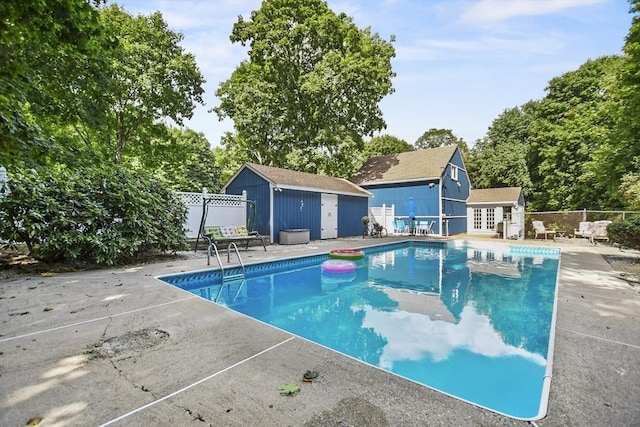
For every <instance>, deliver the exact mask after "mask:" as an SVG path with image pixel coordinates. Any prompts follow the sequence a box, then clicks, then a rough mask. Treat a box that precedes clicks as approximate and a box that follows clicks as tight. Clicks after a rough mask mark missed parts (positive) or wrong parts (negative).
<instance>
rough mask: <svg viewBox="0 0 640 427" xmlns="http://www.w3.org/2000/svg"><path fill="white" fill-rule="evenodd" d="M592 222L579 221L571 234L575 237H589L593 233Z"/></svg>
mask: <svg viewBox="0 0 640 427" xmlns="http://www.w3.org/2000/svg"><path fill="white" fill-rule="evenodd" d="M593 229H594V224H593V222H591V221H581V222H580V224H578V228H577V229H574V230H573V235H574V236H576V237H586V238H588V239H591V236H592V235H593Z"/></svg>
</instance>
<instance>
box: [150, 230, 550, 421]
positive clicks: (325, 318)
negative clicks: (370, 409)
mask: <svg viewBox="0 0 640 427" xmlns="http://www.w3.org/2000/svg"><path fill="white" fill-rule="evenodd" d="M364 252H365V255H366V256H365V258H364V259H363V260H360V261H356V269H355V271H351V272H347V273H328V272H325V271H323V270H322V268H321V264H322V262H323V261H326V260H327V259H328V256H327V255H316V256H310V257H300V258H293V259H288V260H282V261H276V262H269V263H259V264H253V265H247V271H246V273H247V274H246V280H235V281H229V282H225V283H224V285H221V277H220V271H218V270H204V271H199V272H194V273H186V274H179V275H171V276H160V277H159V279H161V280H163V281H165V282H167V283H170V284H173V285H175V286H178V287H180V288H182V289H185V290H188V291H190V292H192V293H194V294H196V295H199V296H201V297H203V298H206V299H208V300H211V301H215V302H216V303H218V304H221V305H224V306H226V307H228V308H230V309H233V310H235V311H238V312H240V313H243V314H245V315H248V316H250V317H253V318H255V319H258V320H260V321H262V322H265V323H267V324H270V325H273V326H275V327H278V328H280V329H283V330H285V331H288V332H290V333H293V334H296V335H298V336H301V337H303V338H306V339H308V340H310V341H313V342H316V343H318V344H321V345H323V346H326V347H328V348H331V349H333V350H336V351H339V352H341V353H344V354H346V355H348V356H351V357H353V358H356V359H358V360H361V361H363V362H366V363H368V364H371V365H373V366H376V367H378V368H380V369H384V370H387V371H389V372H392V373H394V374H397V375H400V376H402V377H404V378H406V379H408V380H411V381H414V382H417V383H419V384H422V385H425V386H427V387H430V388H433V389H435V390H438V391H440V392H443V393H446V394H448V395H451V396H453V397H456V398H458V399H462V400H464V401H467V402H469V403H472V404H475V405H478V406H481V407H483V408H486V409H489V410H492V411H494V412H498V413H500V414H503V415H507V416H509V417H512V418H517V419H524V420H534V419H539V418H541V417H543V416H544V415H545V413H546V404H547V400H548V392H549V381H550V377H551V361H552V355H553V333H554V331H553V329H554V324H555V316H554V313H555V295H556V285H557V278H558V269H559V258H560V251H559V249H556V248H546V247H545V248H537V247H526V246H509V245H496V244H493V243H492V242H491V243H484V244H483V243H472V242H461V241H450V242H403V243H397V244H392V245H383V246H377V247H370V248H364ZM238 272H239V271H228V272H227V274H234V273H238Z"/></svg>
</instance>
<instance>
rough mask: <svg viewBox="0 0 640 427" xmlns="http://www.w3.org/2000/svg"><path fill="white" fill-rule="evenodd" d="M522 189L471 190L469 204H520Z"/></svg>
mask: <svg viewBox="0 0 640 427" xmlns="http://www.w3.org/2000/svg"><path fill="white" fill-rule="evenodd" d="M521 196H522V187H502V188H479V189H473V190H471V192H470V194H469V200H467V204H473V203H509V204H510V203H519V202H520V198H521Z"/></svg>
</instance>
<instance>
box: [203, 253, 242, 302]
mask: <svg viewBox="0 0 640 427" xmlns="http://www.w3.org/2000/svg"><path fill="white" fill-rule="evenodd" d="M212 248H213V251H214V252H215V254H216V260H218V266H219V267H220V275H221V276H222V279H221V281H220V288H219V289H218V294H217V295H216V298H215V299H214V301H218V298H219V297H220V293H222V288H224V284H225V282H231V281H234V280H238V279H240V280H241V282H240V286H238V291H237V292H236V296H235V297H234V300H235V299H236V298H238V294H239V293H240V290H241V289H242V286H243V285H244V281H245V273H246V271H245V268H244V262H242V257H241V256H240V251H238V246H237V245H236V243H235V242H229V245H228V246H227V264H228V263H229V262H230V260H231V249H232V248H233V250H234V252H235V253H236V256H237V257H238V263H240V268H241V269H242V271H241V272H240V273H238V274H230V275H226V274H225V272H224V266H223V265H222V260H221V259H220V252H219V251H218V247H217V246H216V244H215V243H214V242H211V244H210V245H209V249H207V265H209V259H210V258H211V249H212Z"/></svg>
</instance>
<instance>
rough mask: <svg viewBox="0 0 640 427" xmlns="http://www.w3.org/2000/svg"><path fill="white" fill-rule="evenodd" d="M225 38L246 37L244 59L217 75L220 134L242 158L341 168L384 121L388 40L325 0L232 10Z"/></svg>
mask: <svg viewBox="0 0 640 427" xmlns="http://www.w3.org/2000/svg"><path fill="white" fill-rule="evenodd" d="M231 41H232V42H233V43H241V44H242V45H243V46H244V45H249V46H250V50H249V59H248V60H247V61H243V62H242V63H241V64H240V65H239V66H238V68H236V70H235V71H234V72H233V74H232V76H231V78H230V79H229V80H227V81H225V82H223V83H221V84H220V87H219V88H218V90H217V92H216V95H217V96H218V97H219V98H220V99H221V102H220V105H219V106H218V107H216V108H215V109H214V111H215V112H216V113H217V114H218V116H219V117H220V119H222V118H224V117H230V118H231V119H232V120H233V121H234V128H235V135H233V137H229V138H225V139H224V140H223V143H224V144H227V148H229V147H228V144H233V145H237V147H234V148H233V150H234V151H246V152H247V153H248V155H249V159H248V160H250V161H252V162H257V163H262V164H267V165H272V166H279V167H290V168H295V169H298V170H304V171H307V172H328V171H335V170H340V169H341V167H344V164H345V159H347V158H349V157H350V156H351V155H352V154H353V150H354V149H359V148H362V145H363V142H362V137H363V136H367V135H371V134H372V133H373V132H375V131H377V130H380V129H383V128H384V127H385V122H384V120H383V118H382V112H381V111H380V108H379V106H378V103H379V102H380V101H381V100H382V98H383V97H384V96H386V95H387V94H390V93H392V85H391V78H392V77H393V76H394V74H393V73H392V71H391V58H392V57H393V56H394V55H395V53H394V49H393V47H392V45H391V43H390V42H387V41H384V40H382V39H381V38H380V37H379V36H378V35H377V34H373V33H372V32H371V30H370V29H368V28H367V29H364V30H361V29H359V28H357V27H356V26H355V24H354V23H353V20H352V19H351V18H349V17H348V16H346V15H345V14H340V15H336V14H335V13H333V12H332V11H331V10H330V9H329V8H328V6H327V4H326V3H325V2H323V1H321V0H310V1H306V2H299V1H293V0H267V1H264V2H263V3H262V5H261V8H260V9H259V10H257V11H253V12H252V13H251V18H250V19H249V20H247V21H245V20H244V19H243V18H242V17H240V18H239V19H238V21H237V22H236V23H235V25H234V27H233V31H232V34H231ZM294 161H295V163H293V164H292V163H291V162H294ZM332 162H333V163H332Z"/></svg>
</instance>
